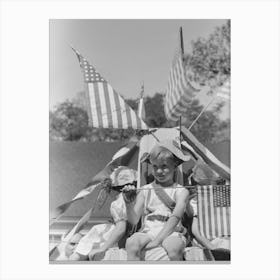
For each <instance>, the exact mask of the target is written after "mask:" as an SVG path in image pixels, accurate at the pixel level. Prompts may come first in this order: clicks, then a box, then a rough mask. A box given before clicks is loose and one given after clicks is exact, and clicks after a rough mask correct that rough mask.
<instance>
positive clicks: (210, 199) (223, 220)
mask: <svg viewBox="0 0 280 280" xmlns="http://www.w3.org/2000/svg"><path fill="white" fill-rule="evenodd" d="M197 200H198V225H199V230H200V233H201V235H202V236H204V237H206V238H207V239H210V240H211V239H213V238H216V237H228V236H230V186H225V185H224V186H198V187H197Z"/></svg>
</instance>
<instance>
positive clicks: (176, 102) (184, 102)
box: [164, 30, 200, 121]
mask: <svg viewBox="0 0 280 280" xmlns="http://www.w3.org/2000/svg"><path fill="white" fill-rule="evenodd" d="M180 32H182V30H180ZM181 36H182V35H181ZM181 40H182V39H181ZM199 91H200V89H199V88H198V87H196V86H194V85H193V84H192V83H191V82H190V80H189V78H188V77H187V73H186V68H185V63H184V59H183V52H182V48H180V49H179V50H177V51H176V54H175V56H174V59H173V63H172V67H171V70H170V74H169V80H168V85H167V90H166V96H165V105H164V110H165V115H166V118H167V119H168V120H172V121H176V120H178V119H179V117H180V116H181V115H182V114H183V113H184V112H185V111H186V108H187V106H188V104H189V103H190V102H191V101H192V99H193V98H194V97H195V95H196V94H197V93H198V92H199Z"/></svg>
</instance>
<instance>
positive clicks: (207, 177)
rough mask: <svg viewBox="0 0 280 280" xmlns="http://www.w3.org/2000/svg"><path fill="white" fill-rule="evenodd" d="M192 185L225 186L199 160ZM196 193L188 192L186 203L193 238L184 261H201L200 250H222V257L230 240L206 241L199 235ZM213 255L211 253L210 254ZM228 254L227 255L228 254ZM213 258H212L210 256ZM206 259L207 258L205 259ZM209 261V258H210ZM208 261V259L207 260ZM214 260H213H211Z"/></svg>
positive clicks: (216, 239)
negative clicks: (191, 245)
mask: <svg viewBox="0 0 280 280" xmlns="http://www.w3.org/2000/svg"><path fill="white" fill-rule="evenodd" d="M192 183H193V184H194V185H220V184H225V180H223V179H221V178H220V177H219V176H218V175H217V174H216V173H215V172H214V171H213V170H211V169H210V167H209V166H207V165H206V164H204V163H203V162H201V161H200V160H199V161H198V162H197V163H196V165H195V167H194V168H193V174H192ZM197 203H198V202H197V193H196V189H195V188H194V189H193V190H192V191H190V195H189V198H188V202H187V208H186V213H187V215H188V217H189V218H191V219H192V221H191V234H192V236H193V240H192V244H193V247H192V248H188V250H187V252H186V255H185V259H187V260H203V259H205V256H203V254H202V253H201V252H202V250H197V249H198V248H200V249H208V250H211V251H212V250H220V249H223V255H224V256H225V255H226V251H225V250H227V251H229V250H230V239H229V238H224V237H223V238H220V237H218V238H215V239H213V240H208V239H207V238H206V237H204V236H202V235H201V234H200V230H199V225H198V205H197ZM212 253H213V252H212ZM228 254H229V253H228ZM228 254H227V255H228ZM212 258H213V256H212ZM206 259H207V257H206ZM210 259H211V256H210ZM208 260H209V259H208ZM213 260H214V259H213Z"/></svg>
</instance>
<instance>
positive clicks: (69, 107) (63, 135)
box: [50, 100, 88, 141]
mask: <svg viewBox="0 0 280 280" xmlns="http://www.w3.org/2000/svg"><path fill="white" fill-rule="evenodd" d="M50 118H51V119H50V131H51V133H52V135H53V136H54V137H57V138H58V139H62V140H66V141H76V140H79V139H81V138H82V137H83V136H84V135H86V133H87V130H88V115H87V112H86V111H85V110H84V109H83V108H81V107H78V106H77V105H75V104H74V103H73V102H71V101H69V100H67V101H65V102H63V103H61V104H59V106H57V107H56V109H55V110H54V111H53V112H51V114H50Z"/></svg>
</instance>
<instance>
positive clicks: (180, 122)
mask: <svg viewBox="0 0 280 280" xmlns="http://www.w3.org/2000/svg"><path fill="white" fill-rule="evenodd" d="M180 52H181V53H180V55H181V56H182V60H183V61H184V39H183V28H182V26H180ZM181 126H182V116H181V115H180V117H179V142H180V145H181Z"/></svg>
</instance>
